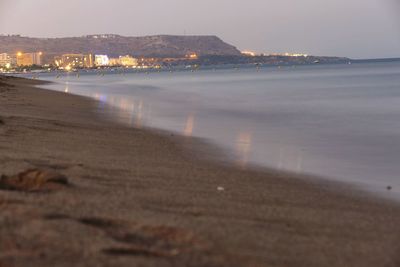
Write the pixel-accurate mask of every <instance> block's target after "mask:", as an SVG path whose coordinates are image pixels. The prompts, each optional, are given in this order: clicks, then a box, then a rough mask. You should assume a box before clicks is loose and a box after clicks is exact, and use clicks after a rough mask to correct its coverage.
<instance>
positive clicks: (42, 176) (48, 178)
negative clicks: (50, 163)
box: [0, 169, 68, 192]
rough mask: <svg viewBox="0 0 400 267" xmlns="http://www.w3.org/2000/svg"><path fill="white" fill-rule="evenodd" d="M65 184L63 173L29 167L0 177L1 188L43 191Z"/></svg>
mask: <svg viewBox="0 0 400 267" xmlns="http://www.w3.org/2000/svg"><path fill="white" fill-rule="evenodd" d="M67 185H68V179H67V177H65V176H64V175H61V174H58V173H55V172H51V171H45V170H39V169H29V170H26V171H24V172H21V173H19V174H17V175H14V176H6V175H2V176H1V179H0V189H3V190H15V191H28V192H43V191H52V190H57V189H60V188H62V187H65V186H67Z"/></svg>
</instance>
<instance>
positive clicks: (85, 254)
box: [0, 78, 400, 267]
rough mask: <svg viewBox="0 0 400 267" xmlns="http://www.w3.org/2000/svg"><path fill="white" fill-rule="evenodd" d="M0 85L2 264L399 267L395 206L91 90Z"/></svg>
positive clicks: (399, 217) (399, 223)
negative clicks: (102, 113) (111, 103)
mask: <svg viewBox="0 0 400 267" xmlns="http://www.w3.org/2000/svg"><path fill="white" fill-rule="evenodd" d="M0 82H1V84H0V175H2V177H1V180H0V214H1V216H0V266H1V267H22V266H24V267H25V266H26V267H54V266H68V267H70V266H129V267H130V266H154V267H164V266H185V267H186V266H187V267H192V266H193V267H195V266H196V267H200V266H202V267H213V266H229V267H233V266H293V267H300V266H304V267H313V266H315V267H321V266H360V267H367V266H374V267H377V266H385V267H389V266H400V207H399V206H398V205H396V204H392V203H389V202H386V201H383V200H375V199H372V198H370V197H368V196H364V195H363V194H361V193H359V192H356V191H353V192H351V191H350V189H349V190H347V189H345V188H346V186H345V185H342V186H340V185H338V186H337V187H335V190H333V189H332V188H333V187H332V185H329V184H327V183H319V184H318V183H315V182H312V180H310V179H309V180H307V179H304V180H301V179H297V178H296V177H291V175H288V174H282V173H274V172H272V171H265V172H263V171H257V170H240V169H237V168H235V167H229V166H227V165H226V164H225V165H222V164H218V163H211V162H207V161H205V160H202V159H201V158H200V157H199V156H196V154H195V153H193V152H192V151H191V150H190V148H191V147H192V146H193V145H194V143H195V142H191V141H190V140H189V139H183V138H181V137H175V136H174V137H170V136H168V137H167V136H163V135H161V134H158V133H153V132H150V131H147V130H138V129H131V128H126V127H124V126H121V125H117V124H114V123H112V122H109V121H106V120H102V119H99V118H98V117H97V115H96V114H95V112H94V110H95V108H96V104H97V103H96V102H94V101H91V100H89V99H86V98H82V97H77V96H71V95H66V94H62V93H58V92H51V91H46V90H41V89H34V88H31V87H30V85H29V84H31V83H34V82H33V81H27V80H22V79H15V78H1V81H0ZM5 83H7V84H8V85H7V84H5ZM197 146H198V145H197ZM204 153H206V152H204ZM217 187H223V188H225V190H224V191H219V190H217ZM344 190H346V192H341V193H338V192H340V191H344Z"/></svg>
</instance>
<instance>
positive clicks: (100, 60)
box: [94, 55, 110, 66]
mask: <svg viewBox="0 0 400 267" xmlns="http://www.w3.org/2000/svg"><path fill="white" fill-rule="evenodd" d="M94 64H95V65H96V66H108V65H110V59H109V58H108V56H107V55H95V56H94Z"/></svg>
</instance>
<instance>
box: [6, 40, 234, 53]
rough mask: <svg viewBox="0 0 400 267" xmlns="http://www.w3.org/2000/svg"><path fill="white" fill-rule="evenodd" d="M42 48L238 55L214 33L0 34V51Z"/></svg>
mask: <svg viewBox="0 0 400 267" xmlns="http://www.w3.org/2000/svg"><path fill="white" fill-rule="evenodd" d="M18 51H23V52H36V51H42V52H44V53H45V54H47V55H48V56H49V55H51V56H54V55H60V54H67V53H93V54H107V55H110V56H119V55H126V54H129V55H132V56H137V57H142V56H143V57H184V56H185V55H187V54H190V53H196V54H197V55H199V56H209V55H240V51H239V50H238V49H237V48H236V47H235V46H233V45H231V44H228V43H226V42H224V41H223V40H222V39H220V38H219V37H218V36H215V35H184V36H182V35H167V34H160V35H149V36H138V37H130V36H122V35H117V34H92V35H86V36H81V37H59V38H35V37H26V36H20V35H1V36H0V53H3V52H4V53H16V52H18Z"/></svg>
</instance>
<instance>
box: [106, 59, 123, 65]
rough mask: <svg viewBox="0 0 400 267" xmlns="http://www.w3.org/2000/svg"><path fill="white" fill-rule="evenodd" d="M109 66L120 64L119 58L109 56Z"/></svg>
mask: <svg viewBox="0 0 400 267" xmlns="http://www.w3.org/2000/svg"><path fill="white" fill-rule="evenodd" d="M108 65H109V66H121V61H120V60H119V58H110V59H109V61H108Z"/></svg>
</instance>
